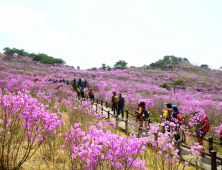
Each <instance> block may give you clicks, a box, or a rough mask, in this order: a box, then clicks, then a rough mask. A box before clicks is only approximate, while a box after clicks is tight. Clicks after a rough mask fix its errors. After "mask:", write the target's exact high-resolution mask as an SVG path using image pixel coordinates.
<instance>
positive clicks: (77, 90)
mask: <svg viewBox="0 0 222 170" xmlns="http://www.w3.org/2000/svg"><path fill="white" fill-rule="evenodd" d="M76 92H77V95H78V97H80V88H79V87H77V88H76Z"/></svg>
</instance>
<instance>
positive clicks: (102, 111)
mask: <svg viewBox="0 0 222 170" xmlns="http://www.w3.org/2000/svg"><path fill="white" fill-rule="evenodd" d="M101 114H102V115H103V107H102V108H101Z"/></svg>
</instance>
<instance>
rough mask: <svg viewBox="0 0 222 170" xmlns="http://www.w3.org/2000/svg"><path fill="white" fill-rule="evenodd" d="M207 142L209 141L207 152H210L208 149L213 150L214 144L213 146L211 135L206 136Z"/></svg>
mask: <svg viewBox="0 0 222 170" xmlns="http://www.w3.org/2000/svg"><path fill="white" fill-rule="evenodd" d="M208 142H209V153H210V151H212V150H214V146H213V143H214V141H213V137H209V138H208Z"/></svg>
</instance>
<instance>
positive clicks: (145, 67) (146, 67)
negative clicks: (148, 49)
mask: <svg viewBox="0 0 222 170" xmlns="http://www.w3.org/2000/svg"><path fill="white" fill-rule="evenodd" d="M141 68H144V69H148V68H149V66H148V65H145V64H144V65H143V66H142V67H141Z"/></svg>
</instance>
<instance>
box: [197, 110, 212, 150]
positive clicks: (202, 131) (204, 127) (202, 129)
mask: <svg viewBox="0 0 222 170" xmlns="http://www.w3.org/2000/svg"><path fill="white" fill-rule="evenodd" d="M194 114H195V116H197V117H198V118H199V119H198V121H197V122H198V125H197V130H198V131H197V137H198V142H199V145H201V146H203V139H204V136H205V135H206V133H207V132H209V130H210V124H209V121H208V117H207V115H206V114H200V113H198V112H195V113H194ZM202 150H203V151H204V146H203V149H202Z"/></svg>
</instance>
